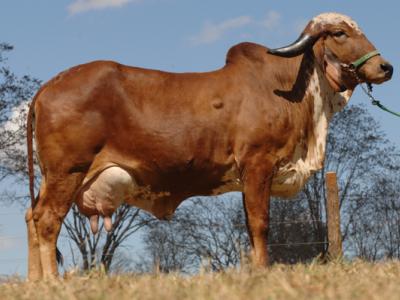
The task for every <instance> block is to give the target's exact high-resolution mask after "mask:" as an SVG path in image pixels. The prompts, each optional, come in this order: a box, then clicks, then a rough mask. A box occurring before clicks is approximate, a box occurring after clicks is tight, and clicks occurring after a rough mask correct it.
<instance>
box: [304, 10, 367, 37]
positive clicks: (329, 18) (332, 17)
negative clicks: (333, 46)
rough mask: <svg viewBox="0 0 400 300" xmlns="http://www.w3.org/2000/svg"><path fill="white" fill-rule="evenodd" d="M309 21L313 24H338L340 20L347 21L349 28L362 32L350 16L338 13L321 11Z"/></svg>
mask: <svg viewBox="0 0 400 300" xmlns="http://www.w3.org/2000/svg"><path fill="white" fill-rule="evenodd" d="M311 22H313V24H321V25H325V24H332V25H336V24H340V23H341V22H345V23H347V24H348V25H349V26H350V27H351V28H353V29H354V30H355V31H356V32H358V33H362V31H361V29H360V27H359V26H358V25H357V23H356V22H355V21H354V20H353V19H352V18H350V17H348V16H346V15H342V14H338V13H323V14H320V15H318V16H316V17H314V18H313V19H312V20H311Z"/></svg>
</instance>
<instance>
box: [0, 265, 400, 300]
mask: <svg viewBox="0 0 400 300" xmlns="http://www.w3.org/2000/svg"><path fill="white" fill-rule="evenodd" d="M0 299H30V300H32V299H52V300H53V299H118V300H119V299H229V300H235V299H246V300H247V299H296V300H301V299H385V300H389V299H396V300H397V299H400V262H398V261H392V262H382V263H375V264H372V263H365V262H361V261H356V262H352V263H343V262H335V263H329V264H326V265H321V264H317V263H314V264H310V265H295V266H287V265H275V266H273V267H272V268H271V269H269V270H262V271H245V270H242V271H235V270H230V271H227V272H224V273H203V274H200V275H196V276H182V275H178V274H168V275H162V274H159V275H122V276H106V275H104V274H102V273H100V272H94V273H91V274H89V275H87V276H77V275H74V276H69V277H68V278H66V279H62V280H59V281H54V282H37V283H26V282H24V281H23V280H22V279H18V278H9V279H7V280H5V281H4V282H3V283H2V284H1V285H0Z"/></svg>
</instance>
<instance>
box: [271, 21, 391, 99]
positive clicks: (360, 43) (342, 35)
mask: <svg viewBox="0 0 400 300" xmlns="http://www.w3.org/2000/svg"><path fill="white" fill-rule="evenodd" d="M310 49H312V50H313V51H314V54H315V57H316V59H317V61H318V62H319V63H320V66H321V68H322V69H323V71H324V72H325V75H326V78H327V80H328V82H329V84H330V85H331V87H332V88H333V89H334V90H335V91H337V92H339V91H344V90H346V89H354V87H355V86H356V85H357V83H359V82H369V83H377V84H379V83H382V82H384V81H386V80H389V79H390V78H391V77H392V74H393V67H392V65H391V64H390V63H388V62H387V61H386V60H384V59H383V58H382V57H381V56H380V55H379V53H378V52H377V51H376V48H375V47H374V45H372V43H371V42H370V41H369V40H368V39H367V38H366V37H365V35H364V34H363V32H362V31H361V30H360V28H359V27H358V25H357V24H356V23H355V22H354V21H353V20H352V19H351V18H349V17H347V16H345V15H341V14H337V13H324V14H321V15H319V16H317V17H315V18H313V19H312V20H311V21H310V22H309V23H308V25H307V26H306V28H305V29H304V31H303V32H302V34H301V35H300V37H299V38H298V39H297V40H296V41H295V42H294V43H292V44H290V45H289V46H286V47H282V48H278V49H270V50H268V52H269V53H271V54H274V55H278V56H283V57H294V56H297V55H300V54H302V53H304V52H305V51H307V50H310Z"/></svg>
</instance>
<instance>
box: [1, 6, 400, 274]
mask: <svg viewBox="0 0 400 300" xmlns="http://www.w3.org/2000/svg"><path fill="white" fill-rule="evenodd" d="M397 3H398V2H396V1H379V2H376V1H310V0H308V1H284V0H281V1H267V0H263V1H261V0H255V1H238V0H214V1H211V0H203V1H194V0H58V1H54V0H36V1H31V0H25V1H23V0H2V1H1V3H0V42H8V43H10V44H12V45H14V46H15V50H14V51H13V52H12V53H11V54H10V55H9V61H8V64H9V66H10V67H11V69H12V70H14V71H15V72H16V73H17V74H19V75H22V74H29V75H32V76H34V77H37V78H39V79H41V80H43V81H47V80H49V79H50V78H51V77H53V76H54V75H56V74H57V73H58V72H60V71H62V70H64V69H66V68H69V67H71V66H73V65H76V64H80V63H85V62H88V61H92V60H97V59H107V60H115V61H118V62H121V63H124V64H128V65H135V66H141V67H146V68H156V69H162V70H168V71H176V72H183V71H207V70H212V69H216V68H219V67H221V66H222V65H223V64H224V60H225V54H226V52H227V50H228V49H229V47H230V46H232V45H234V44H236V43H238V42H241V41H252V42H257V43H260V44H263V45H266V46H270V47H278V46H282V45H284V44H287V43H289V42H292V41H293V40H294V39H295V38H297V36H298V34H299V33H300V32H301V30H302V29H303V27H304V25H305V24H306V23H307V21H308V20H310V19H311V18H312V17H313V16H315V15H317V14H319V13H321V12H327V11H336V12H341V13H344V14H347V15H349V16H351V17H352V18H353V19H354V20H356V22H357V23H358V24H359V25H360V27H361V28H362V29H363V31H364V33H365V34H366V35H367V37H368V38H369V39H370V40H371V41H372V42H373V43H374V44H375V45H376V47H377V48H378V49H379V50H380V51H381V53H382V55H383V56H384V57H385V58H386V59H388V60H389V61H390V62H391V63H392V64H393V65H394V67H395V73H394V76H393V79H392V80H391V81H390V82H388V83H386V84H384V85H382V86H379V87H376V88H375V92H376V96H377V97H378V98H379V99H381V100H382V102H383V103H385V104H386V105H387V106H389V107H391V108H393V109H394V110H397V111H400V95H399V94H400V93H399V92H398V90H397V87H399V86H400V81H399V77H398V75H397V71H398V68H399V65H398V62H399V61H400V60H399V58H400V51H399V48H400V39H399V34H398V30H399V29H400V18H399V16H398V12H399V6H400V5H399V4H397ZM351 102H353V103H365V105H366V106H367V107H368V108H369V110H370V111H371V113H372V114H373V115H374V116H375V117H376V118H377V119H378V120H379V121H380V122H381V124H382V127H383V130H384V131H385V132H386V133H387V134H388V136H389V138H390V139H391V140H392V141H393V142H394V143H396V144H397V145H399V146H400V136H399V134H398V128H399V125H400V119H398V118H396V117H393V116H391V115H388V114H387V113H384V112H381V111H379V110H378V109H377V108H376V107H372V106H371V105H370V103H369V102H368V101H367V99H366V97H365V96H364V95H363V94H362V93H361V92H360V89H358V90H357V91H356V93H355V94H354V96H353V98H352V100H351ZM0 215H1V217H2V218H1V219H0V220H1V221H0V225H1V227H0V274H2V273H8V274H10V273H13V272H18V273H21V274H24V273H25V263H26V261H25V259H24V258H25V257H26V242H25V227H24V222H23V218H22V214H21V213H20V210H19V209H18V208H16V207H11V208H10V207H7V208H3V209H2V212H1V214H0ZM1 236H3V237H16V238H15V239H14V240H7V241H6V240H4V239H3V240H2V239H1ZM6 262H7V263H6Z"/></svg>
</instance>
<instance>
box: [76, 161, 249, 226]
mask: <svg viewBox="0 0 400 300" xmlns="http://www.w3.org/2000/svg"><path fill="white" fill-rule="evenodd" d="M235 174H236V173H235V172H233V171H230V172H227V173H226V174H225V175H224V180H223V184H221V185H220V186H219V187H218V188H215V189H210V191H209V192H208V193H206V194H203V195H216V194H221V193H224V192H229V191H233V190H240V188H241V187H240V185H239V183H238V181H237V180H235V179H234V177H235ZM189 196H192V195H190V194H188V193H178V194H176V195H175V194H174V195H171V194H170V192H168V191H162V192H155V191H152V190H151V189H150V187H149V186H146V187H144V186H140V185H138V184H137V182H136V180H135V178H134V177H133V176H132V175H131V174H130V173H129V172H128V171H127V170H125V169H124V168H121V167H119V166H116V165H113V166H109V167H108V168H106V169H104V170H102V171H101V172H100V173H99V174H97V175H96V176H94V177H92V178H85V180H84V185H83V187H82V188H81V190H80V191H79V193H78V196H77V197H76V199H75V203H76V204H77V206H78V208H79V211H80V212H81V213H82V214H84V215H85V216H87V217H89V218H91V223H92V224H91V225H92V230H93V229H95V230H93V231H94V232H97V226H98V223H97V220H98V216H102V217H104V225H105V227H106V229H107V230H110V229H111V227H112V223H111V216H112V214H113V213H114V212H115V210H116V209H117V208H118V207H119V206H120V205H121V204H123V203H126V204H128V205H132V206H135V207H137V208H140V209H143V210H145V211H147V212H149V213H151V214H153V215H154V216H156V217H157V218H160V219H165V218H170V217H171V216H172V214H173V213H174V211H175V209H176V207H177V206H178V205H179V204H180V203H181V202H182V201H183V200H184V199H185V198H187V197H189Z"/></svg>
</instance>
